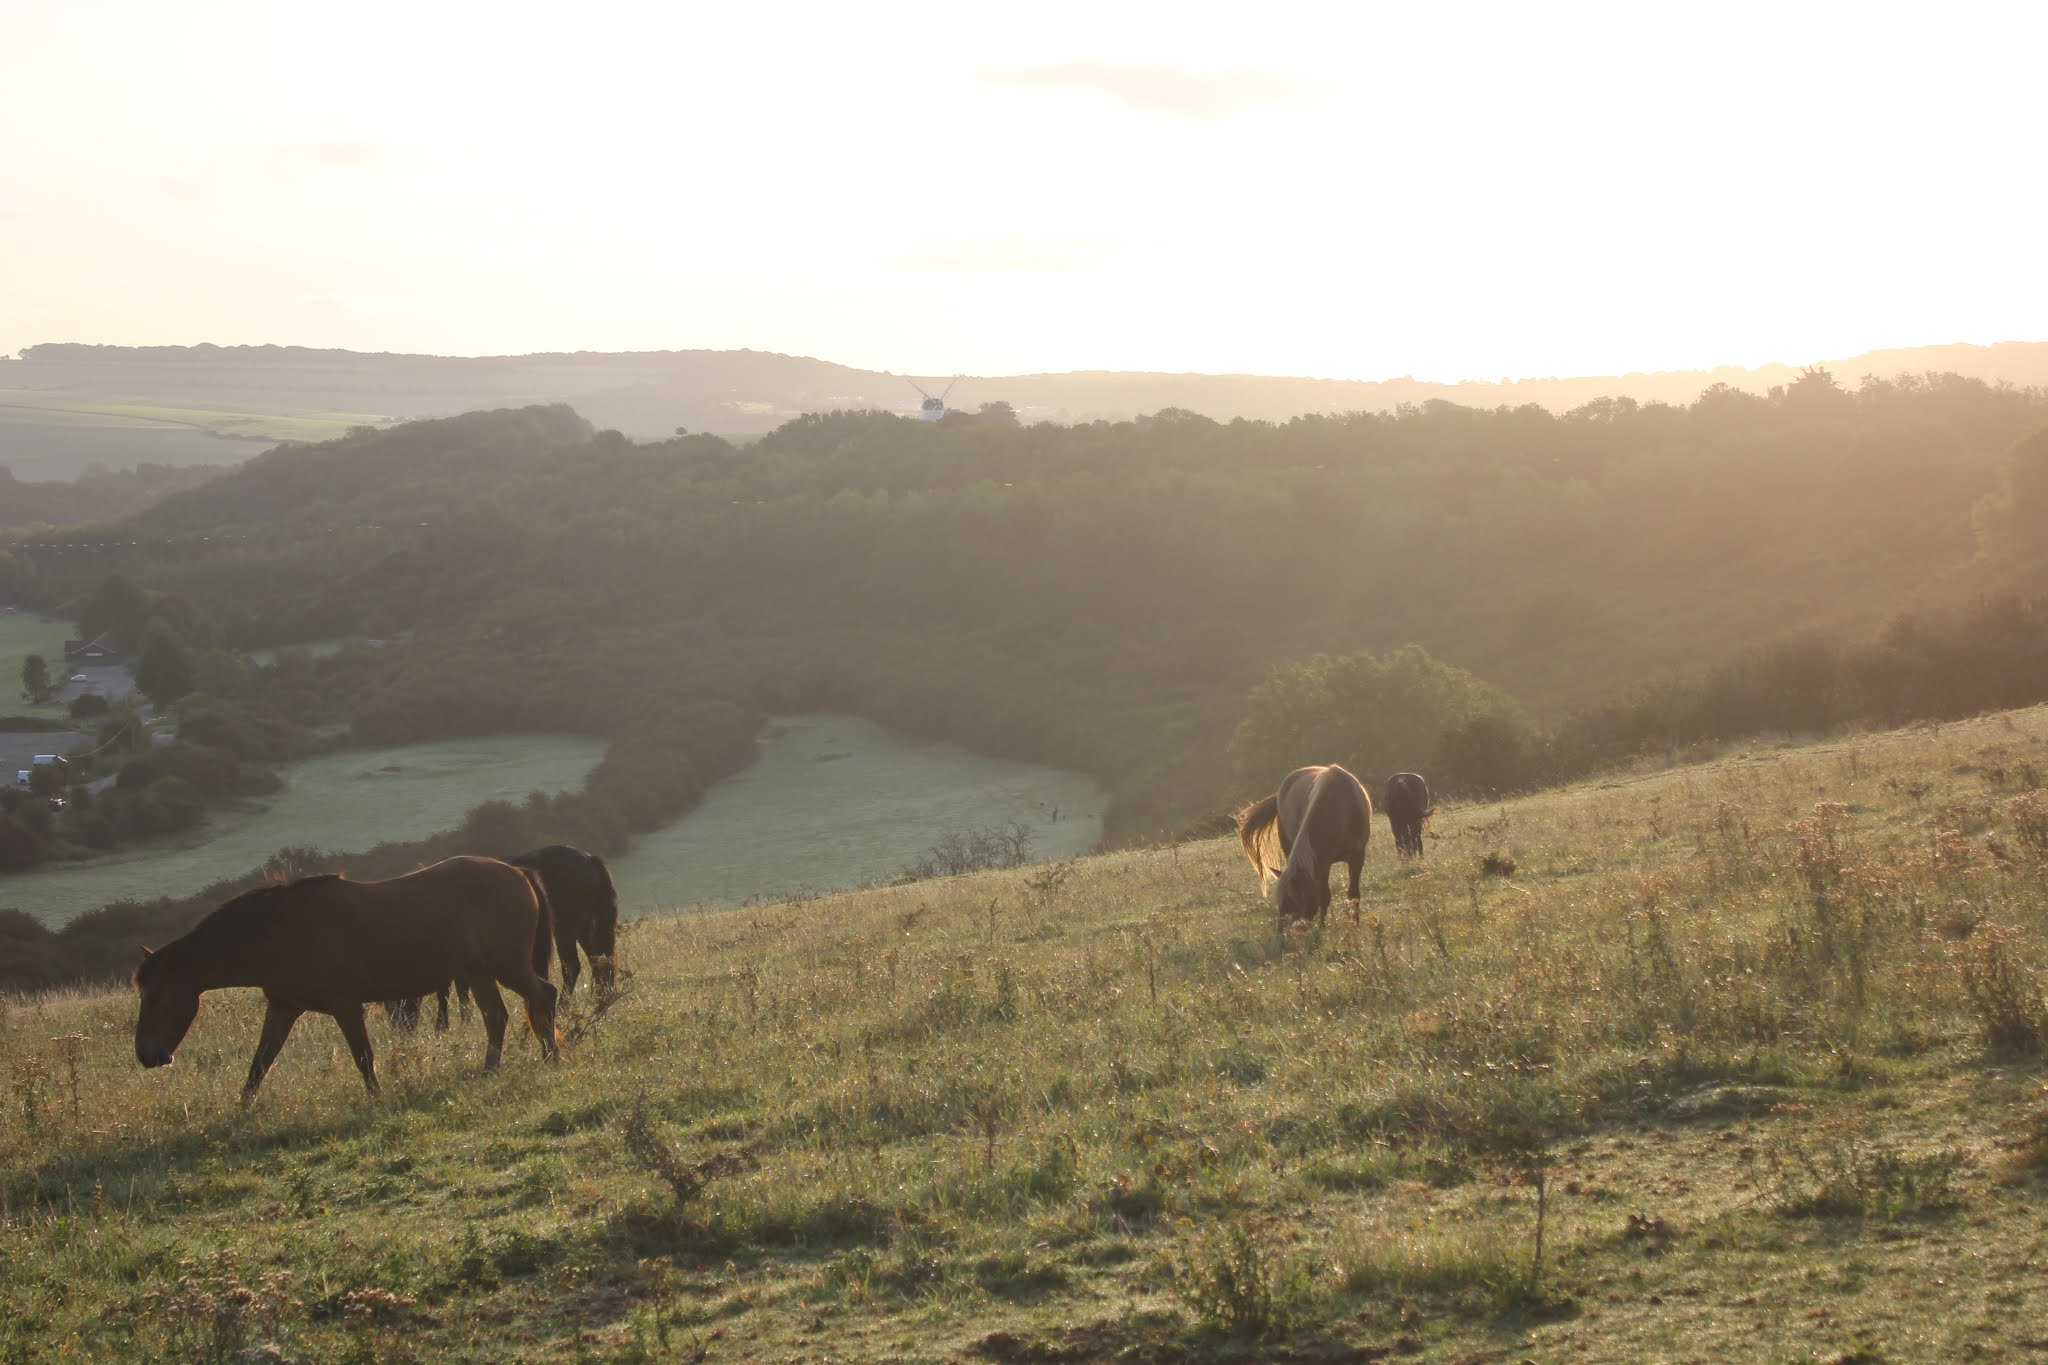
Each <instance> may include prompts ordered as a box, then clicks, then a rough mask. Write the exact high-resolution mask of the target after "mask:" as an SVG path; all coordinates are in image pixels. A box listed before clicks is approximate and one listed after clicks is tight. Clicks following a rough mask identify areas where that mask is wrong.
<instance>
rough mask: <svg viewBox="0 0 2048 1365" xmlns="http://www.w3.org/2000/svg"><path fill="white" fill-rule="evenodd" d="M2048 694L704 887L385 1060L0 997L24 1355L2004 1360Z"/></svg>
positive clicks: (303, 1038)
mask: <svg viewBox="0 0 2048 1365" xmlns="http://www.w3.org/2000/svg"><path fill="white" fill-rule="evenodd" d="M2044 770H2048V709H2041V708H2037V709H2035V710H2032V711H2027V712H2021V713H2014V714H2011V715H2006V716H1993V717H1988V718H1986V719H1983V720H1980V721H1973V722H1968V723H1963V724H1953V725H1944V726H1940V727H1923V728H1921V729H1917V730H1913V731H1906V732H1898V733H1893V734H1884V735H1867V736H1854V737H1851V738H1846V739H1842V740H1839V741H1836V742H1831V743H1827V744H1822V745H1818V746H1813V747H1808V748H1803V749H1795V748H1791V747H1781V748H1761V749H1756V750H1752V751H1749V752H1743V753H1732V754H1730V755H1728V756H1726V757H1724V758H1722V759H1720V760H1718V761H1716V762H1714V763H1711V764H1707V765H1703V766H1698V767H1690V768H1683V769H1678V770H1674V771H1668V772H1654V773H1650V772H1646V773H1641V774H1635V775H1625V776H1618V777H1613V778H1609V779H1605V780H1601V781H1595V782H1590V783H1587V784H1583V785H1580V786H1577V787H1574V788H1569V789H1565V790H1560V791H1556V792H1551V793H1546V794H1542V795H1538V796H1534V797H1530V798H1526V799H1521V800H1515V801H1509V802H1506V803H1504V804H1500V805H1481V806H1459V807H1453V808H1449V809H1446V810H1443V811H1441V812H1440V813H1439V814H1438V815H1437V816H1436V818H1435V820H1434V821H1433V824H1432V831H1431V834H1432V837H1431V838H1430V839H1429V841H1428V856H1427V859H1426V861H1425V862H1424V863H1422V864H1420V865H1417V866H1404V865H1401V864H1398V863H1397V862H1395V860H1394V859H1392V858H1391V857H1390V856H1389V853H1388V851H1387V849H1386V838H1385V830H1384V827H1383V826H1382V828H1381V830H1380V831H1379V833H1378V834H1377V835H1376V837H1375V840H1374V845H1373V851H1372V853H1371V855H1370V857H1369V858H1368V861H1367V883H1366V886H1365V888H1364V890H1365V895H1364V905H1363V907H1362V915H1361V916H1360V917H1359V918H1358V920H1356V921H1355V922H1354V920H1353V919H1352V917H1351V916H1350V915H1348V914H1345V913H1343V912H1342V910H1341V909H1340V910H1339V911H1338V912H1337V913H1336V914H1335V915H1334V916H1333V919H1332V922H1331V923H1330V924H1329V926H1328V927H1327V928H1325V929H1321V930H1313V931H1311V930H1296V931H1295V932H1292V933H1289V934H1286V935H1284V936H1281V935H1278V934H1276V932H1275V926H1274V923H1273V919H1272V915H1271V911H1270V909H1269V908H1268V907H1266V906H1265V905H1263V904H1262V903H1260V902H1259V901H1258V899H1257V898H1256V896H1255V894H1254V893H1253V889H1252V888H1253V886H1254V880H1253V875H1252V873H1251V870H1250V869H1249V868H1247V867H1246V866H1245V864H1244V861H1243V858H1242V856H1241V855H1240V853H1239V852H1238V850H1237V849H1236V847H1235V846H1234V843H1233V842H1232V841H1229V840H1216V841H1209V842H1204V843H1189V844H1183V845H1179V846H1176V847H1171V848H1163V849H1158V850H1152V851H1141V852H1123V853H1115V854H1109V855H1105V856H1100V857H1094V858H1089V859H1085V860H1082V861H1081V862H1080V863H1079V864H1077V865H1075V866H1074V868H1073V869H1072V870H1071V872H1070V873H1068V874H1067V875H1065V876H1060V875H1057V874H1056V873H1054V872H1052V871H1050V870H1048V869H1046V868H1043V867H1040V868H1030V869H1022V870H1019V871H1016V872H1010V873H991V874H982V875H975V876H969V877H963V878H957V879H951V880H945V881H936V882H922V883H917V884H914V885H909V886H904V887H898V888H889V889H881V890H873V891H867V892H860V893H854V894H848V895H842V896H833V897H826V898H821V899H816V900H810V901H806V902H802V903H791V904H785V905H775V906H765V907H764V906H755V907H749V908H745V909H740V910H734V911H727V912H714V913H708V914H703V915H695V916H668V917H656V918H649V919H643V920H639V921H636V922H634V923H632V924H631V925H629V926H628V927H627V931H626V933H625V934H624V936H623V938H622V941H621V965H622V969H623V971H624V972H625V973H627V974H628V975H626V976H625V978H624V979H625V984H626V994H625V996H624V998H623V999H622V1000H620V1001H618V1002H616V1003H615V1004H614V1005H613V1006H612V1007H611V1008H610V1009H609V1011H608V1012H606V1013H603V1014H602V1015H601V1016H600V1015H597V1014H594V1013H593V1010H592V1006H591V1004H590V1002H589V999H588V996H587V995H586V994H579V995H578V996H577V997H576V999H575V1000H574V1001H573V1002H572V1004H571V1006H570V1008H569V1012H568V1014H567V1016H566V1018H565V1032H566V1033H567V1035H568V1038H569V1043H568V1048H567V1056H566V1059H565V1061H564V1062H563V1063H562V1065H560V1066H559V1067H547V1066H544V1065H543V1064H541V1062H540V1061H539V1059H538V1057H537V1055H536V1050H535V1048H534V1047H533V1045H532V1043H531V1042H530V1040H529V1041H523V1042H521V1043H520V1044H519V1045H517V1046H514V1047H513V1048H512V1049H511V1051H510V1053H509V1055H508V1059H507V1064H506V1068H505V1070H504V1071H503V1072H502V1073H501V1074H499V1075H495V1076H491V1075H485V1074H483V1073H482V1071H481V1070H480V1065H479V1059H480V1053H481V1050H482V1044H481V1039H480V1037H479V1036H478V1035H479V1032H480V1030H479V1029H478V1027H477V1026H476V1025H475V1024H473V1023H472V1024H469V1025H466V1026H464V1027H462V1028H459V1029H457V1030H456V1031H454V1032H452V1033H450V1034H448V1035H446V1036H436V1035H434V1034H433V1033H431V1032H428V1033H424V1034H421V1035H419V1036H416V1037H412V1038H400V1037H394V1036H392V1035H390V1034H389V1033H388V1032H387V1030H386V1028H385V1025H384V1024H383V1023H382V1022H381V1021H379V1022H378V1023H377V1024H375V1026H374V1027H373V1029H372V1033H373V1037H374V1038H375V1039H376V1040H377V1043H378V1046H379V1048H380V1049H381V1056H380V1068H381V1071H382V1074H383V1075H384V1077H385V1091H384V1095H383V1098H382V1099H380V1100H378V1101H375V1102H371V1101H368V1100H366V1099H365V1097H364V1095H363V1093H362V1088H361V1085H360V1083H359V1082H358V1080H357V1079H356V1076H355V1074H354V1069H353V1067H351V1066H350V1065H349V1062H348V1059H347V1058H346V1056H345V1055H344V1053H343V1050H342V1048H341V1046H340V1041H339V1034H338V1032H337V1031H336V1030H335V1029H334V1027H333V1025H332V1023H331V1022H330V1021H327V1020H325V1019H320V1018H318V1017H317V1016H309V1017H308V1019H307V1020H306V1021H304V1022H302V1023H301V1025H300V1027H299V1031H298V1033H297V1034H296V1035H295V1036H294V1037H293V1039H292V1041H291V1043H290V1044H289V1045H288V1047H287V1048H286V1050H285V1052H284V1055H283V1056H282V1058H281V1060H280V1062H279V1064H278V1066H277V1068H276V1069H275V1070H274V1071H273V1072H272V1073H271V1076H270V1079H269V1081H268V1082H267V1084H266V1087H265V1090H264V1093H263V1096H262V1099H261V1101H260V1103H259V1104H258V1105H257V1106H256V1107H255V1108H254V1109H253V1110H248V1111H244V1110H243V1109H241V1108H240V1107H239V1106H238V1105H237V1103H236V1095H237V1091H238V1089H239V1087H240V1085H241V1080H242V1075H243V1072H244V1069H245V1066H246V1063H247V1058H248V1054H249V1052H250V1050H251V1048H252V1047H253V1045H254V1040H255V1037H256V1033H257V1025H258V1021H259V1018H260V1015H261V1002H260V999H258V998H257V996H256V995H255V993H254V992H251V991H246V990H244V991H225V992H218V993H216V994H214V995H211V996H209V997H207V999H206V1001H205V1003H204V1004H203V1005H202V1007H201V1010H200V1014H199V1018H198V1021H197V1024H196V1026H195V1027H194V1029H193V1032H192V1034H191V1036H190V1037H189V1038H188V1039H187V1041H186V1043H185V1045H184V1048H183V1050H182V1051H181V1052H180V1054H179V1056H178V1061H177V1064H176V1065H175V1066H172V1067H170V1068H167V1069H165V1070H162V1071H155V1072H147V1073H145V1072H142V1071H141V1070H139V1069H138V1068H137V1066H136V1064H135V1061H134V1058H133V1055H132V1044H131V1033H132V1027H133V1022H134V1016H135V1006H134V1003H133V999H132V997H131V996H129V995H128V994H126V993H124V992H122V991H118V990H116V991H105V992H93V993H88V994H70V995H61V996H56V997H52V998H48V999H42V1000H35V1001H15V1002H14V1003H13V1005H12V1008H11V1010H10V1012H9V1013H8V1015H7V1016H6V1018H5V1020H4V1022H0V1076H5V1077H7V1078H8V1079H9V1082H10V1086H9V1089H8V1091H7V1092H6V1093H5V1095H4V1096H0V1254H4V1256H5V1257H6V1260H5V1262H4V1265H5V1273H4V1274H0V1359H10V1360H43V1359H80V1360H117V1359H119V1360H127V1359H162V1360H202V1359H204V1360H235V1359H244V1360H259V1359H260V1360H299V1361H309V1362H325V1361H337V1362H339V1361H429V1360H492V1361H536V1362H538V1361H546V1362H559V1361H568V1360H620V1361H651V1360H664V1361H667V1360H674V1361H735V1362H740V1361H764V1360H819V1361H823V1360H835V1361H884V1360H888V1361H910V1362H927V1361H929V1362H940V1361H947V1362H954V1361H963V1362H1025V1361H1033V1362H1050V1361H1084V1360H1107V1359H1116V1360H1126V1361H1140V1362H1164V1361H1181V1360H1237V1361H1250V1360H1285V1361H1293V1362H1312V1361H1376V1360H1383V1359H1386V1360H1408V1359H1413V1360H1418V1361H1433V1362H1451V1361H1470V1362H1479V1361H1500V1362H1510V1361H1522V1360H1539V1361H1548V1360H1565V1359H1570V1360H1591V1361H1617V1362H1620V1361H1628V1362H1635V1361H1650V1360H1672V1361H1676V1360H1699V1361H1720V1360H1771V1361H1787V1362H1790V1361H1838V1362H1849V1361H1858V1362H1877V1361H1949V1360H1987V1361H1997V1360H2023V1359H2033V1358H2037V1356H2038V1353H2039V1350H2040V1349H2041V1348H2040V1340H2041V1329H2040V1326H2039V1322H2038V1305H2039V1304H2040V1302H2041V1301H2042V1295H2043V1294H2044V1293H2048V1232H2044V1230H2043V1224H2042V1221H2041V1216H2040V1213H2039V1209H2040V1208H2041V1206H2042V1201H2043V1200H2044V1199H2048V1090H2044V1072H2043V1067H2042V1052H2043V1047H2044V1044H2048V1000H2044V996H2043V981H2044V973H2048V793H2044V792H2043V791H2042V790H2041V789H2040V788H2041V782H2042V774H2043V771H2044Z"/></svg>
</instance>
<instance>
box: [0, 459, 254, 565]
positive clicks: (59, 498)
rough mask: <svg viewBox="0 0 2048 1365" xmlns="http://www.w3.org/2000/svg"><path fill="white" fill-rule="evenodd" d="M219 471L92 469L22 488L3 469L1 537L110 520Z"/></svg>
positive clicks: (205, 468)
mask: <svg viewBox="0 0 2048 1365" xmlns="http://www.w3.org/2000/svg"><path fill="white" fill-rule="evenodd" d="M219 472H220V469H219V467H218V466H214V465H165V464H143V465H138V466H137V467H136V468H134V469H117V470H108V469H98V470H92V471H90V472H88V473H86V474H84V475H82V476H81V477H80V478H78V479H77V480H75V481H73V482H70V483H58V482H49V483H24V482H22V481H21V480H19V479H17V478H15V477H14V471H13V470H11V469H9V468H7V467H6V466H5V465H0V532H10V531H20V530H22V529H25V528H27V527H32V526H72V525H77V524H79V523H83V522H98V521H112V520H114V519H115V518H117V517H125V516H128V515H130V514H132V513H135V512H139V511H141V510H142V509H143V508H145V507H147V506H149V505H150V504H151V503H153V502H156V501H157V500H159V499H160V498H162V497H164V496H165V495H166V494H170V493H175V492H178V491H179V490H181V489H186V488H196V487H198V486H199V485H200V484H202V483H205V482H206V481H207V480H208V479H210V478H212V477H213V476H214V475H216V474H218V473H219ZM4 545H5V542H4V540H0V554H4V553H5V552H6V551H5V549H4Z"/></svg>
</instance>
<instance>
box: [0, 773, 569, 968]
mask: <svg viewBox="0 0 2048 1365" xmlns="http://www.w3.org/2000/svg"><path fill="white" fill-rule="evenodd" d="M603 757H604V743H603V741H601V740H596V739H592V738H589V737H588V736H584V735H486V736H482V737H479V738H473V739H449V740H437V741H434V742H431V743H423V744H404V745H396V746H391V747H387V748H380V749H345V750H342V751H341V752H339V753H332V754H322V755H321V756H320V757H318V758H309V759H304V760H301V761H300V762H297V763H290V764H286V765H285V766H284V767H283V768H281V769H280V770H279V775H280V776H282V777H283V778H284V781H285V786H284V790H282V791H280V792H278V793H277V794H276V795H274V796H266V797H263V798H260V799H251V800H248V801H245V802H242V803H241V806H242V808H241V809H238V810H229V809H225V808H220V809H215V810H213V811H210V812H209V813H208V815H207V819H206V823H205V824H203V825H201V826H200V827H199V828H198V829H197V830H194V831H193V832H192V833H190V834H189V835H184V836H180V837H179V838H177V839H175V840H169V841H165V840H157V841H151V842H147V843H142V844H138V845H135V846H134V847H131V848H126V849H122V850H121V851H119V852H115V853H110V854H107V855H105V856H103V857H98V858H93V859H90V860H88V861H86V862H82V863H50V864H47V865H45V866H43V867H41V868H38V869H37V870H35V871H33V872H19V873H13V874H10V875H8V876H5V877H0V906H6V907H8V908H10V909H16V910H21V911H24V912H26V913H27V914H30V915H33V916H35V917H36V918H37V919H39V920H41V921H43V922H44V923H45V924H48V925H50V926H52V927H53V928H54V927H56V926H59V925H63V924H67V923H69V922H70V921H71V920H73V919H75V918H77V917H78V916H79V915H82V914H85V913H86V912H87V911H89V910H97V909H99V908H100V907H101V906H103V905H111V904H113V903H114V902H116V901H124V900H152V899H154V898H156V897H158V896H189V895H192V894H194V893H196V892H199V891H202V890H204V889H205V888H207V887H209V886H211V885H213V884H214V883H215V882H218V881H221V880H224V879H225V878H228V877H234V876H239V875H241V874H242V873H245V872H248V871H249V870H250V869H252V868H260V867H262V866H263V864H264V863H265V862H266V861H267V860H268V859H269V858H270V857H271V856H272V855H273V854H275V853H276V852H277V851H278V850H279V849H281V848H312V849H320V850H324V851H331V852H360V851H362V850H364V849H369V848H374V847H376V846H377V845H378V844H381V843H385V842H387V841H390V840H395V839H416V838H418V837H420V836H421V835H423V834H432V833H436V832H438V831H441V830H448V829H455V828H457V827H458V826H460V825H461V824H462V821H463V819H464V817H466V816H467V815H468V814H469V813H470V812H471V811H472V810H474V809H476V807H478V806H480V805H482V804H483V803H484V802H486V801H510V802H513V803H514V804H517V803H518V802H521V801H524V800H525V799H526V798H527V795H528V793H530V792H534V791H545V792H549V793H553V792H558V791H567V790H570V789H573V788H575V787H576V786H578V785H580V784H581V783H582V781H583V779H584V777H585V776H587V775H588V774H589V772H590V770H591V769H592V768H594V767H596V766H597V763H598V760H600V759H601V758H603Z"/></svg>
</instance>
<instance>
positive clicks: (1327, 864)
mask: <svg viewBox="0 0 2048 1365" xmlns="http://www.w3.org/2000/svg"><path fill="white" fill-rule="evenodd" d="M1237 838H1238V842H1239V843H1241V844H1243V845H1244V856H1245V857H1247V858H1249V859H1251V863H1252V868H1253V869H1254V870H1255V871H1256V872H1257V873H1258V874H1259V884H1260V889H1261V890H1262V891H1263V892H1264V893H1265V894H1266V895H1267V896H1270V897H1273V898H1274V900H1275V901H1276V902H1277V904H1278V906H1279V911H1280V919H1281V921H1282V923H1285V922H1286V921H1287V920H1290V919H1313V920H1315V922H1316V923H1318V924H1321V923H1322V922H1323V921H1324V920H1326V919H1328V918H1329V914H1330V869H1331V868H1332V867H1333V866H1335V865H1336V864H1337V863H1339V862H1341V863H1343V864H1344V865H1345V866H1346V867H1347V868H1349V869H1350V871H1351V906H1352V911H1351V912H1352V914H1353V916H1354V917H1355V916H1356V915H1357V913H1358V874H1359V873H1360V871H1362V870H1363V868H1364V866H1365V846H1366V845H1367V844H1368V843H1370V842H1372V798H1371V797H1370V796H1367V795H1366V794H1365V787H1364V785H1363V784H1361V783H1360V782H1359V780H1358V779H1357V778H1355V777H1353V776H1352V775H1351V774H1350V773H1349V772H1347V771H1346V770H1345V769H1343V768H1340V767H1338V766H1337V765H1336V764H1334V763H1331V764H1327V765H1319V766H1314V767H1308V768H1296V769H1295V770H1294V771H1293V772H1291V773H1289V774H1287V776H1285V777H1283V778H1281V779H1280V790H1278V791H1277V792H1275V793H1274V794H1273V795H1271V796H1268V797H1266V798H1265V799H1263V800H1260V801H1255V802H1253V803H1252V804H1251V805H1249V806H1246V807H1245V808H1244V809H1243V810H1241V811H1239V812H1238V813H1237ZM1276 864H1277V866H1276Z"/></svg>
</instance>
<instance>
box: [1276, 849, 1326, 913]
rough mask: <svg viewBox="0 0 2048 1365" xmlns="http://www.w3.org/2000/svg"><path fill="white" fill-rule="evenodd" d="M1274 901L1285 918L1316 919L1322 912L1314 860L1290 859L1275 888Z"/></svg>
mask: <svg viewBox="0 0 2048 1365" xmlns="http://www.w3.org/2000/svg"><path fill="white" fill-rule="evenodd" d="M1274 901H1275V904H1276V905H1277V907H1278V909H1279V911H1280V918H1281V919H1283V920H1303V919H1314V918H1316V916H1317V915H1318V914H1320V913H1321V911H1322V908H1323V907H1322V900H1321V897H1319V896H1318V895H1317V894H1316V873H1315V866H1314V863H1313V860H1311V859H1299V860H1297V859H1289V860H1288V863H1287V866H1286V867H1285V868H1283V869H1282V870H1281V872H1280V884H1279V885H1278V886H1277V887H1276V888H1275V889H1274Z"/></svg>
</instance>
